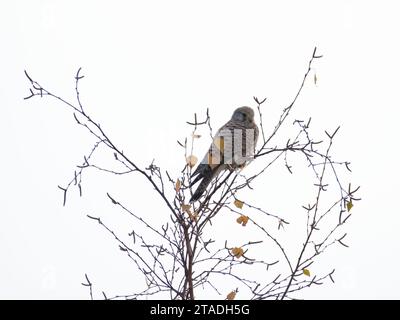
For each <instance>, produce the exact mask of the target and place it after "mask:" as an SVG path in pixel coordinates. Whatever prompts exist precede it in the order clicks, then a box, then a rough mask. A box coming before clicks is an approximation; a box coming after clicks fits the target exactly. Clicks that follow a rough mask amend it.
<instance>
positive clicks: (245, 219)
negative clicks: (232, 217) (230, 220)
mask: <svg viewBox="0 0 400 320" xmlns="http://www.w3.org/2000/svg"><path fill="white" fill-rule="evenodd" d="M248 221H249V217H248V216H244V215H241V216H240V217H239V218H237V219H236V222H237V223H239V224H241V225H242V226H243V227H245V226H246V224H247V222H248Z"/></svg>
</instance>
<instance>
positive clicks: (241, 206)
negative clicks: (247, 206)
mask: <svg viewBox="0 0 400 320" xmlns="http://www.w3.org/2000/svg"><path fill="white" fill-rule="evenodd" d="M233 204H234V205H235V206H236V207H237V208H239V209H242V208H243V201H240V200H238V199H236V200H235V202H233Z"/></svg>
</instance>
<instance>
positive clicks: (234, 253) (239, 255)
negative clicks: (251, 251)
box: [231, 247, 243, 258]
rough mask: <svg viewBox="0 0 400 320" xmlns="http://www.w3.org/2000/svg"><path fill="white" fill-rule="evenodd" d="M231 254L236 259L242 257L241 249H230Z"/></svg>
mask: <svg viewBox="0 0 400 320" xmlns="http://www.w3.org/2000/svg"><path fill="white" fill-rule="evenodd" d="M231 251H232V254H233V255H234V256H235V257H236V258H240V257H241V256H243V249H242V248H238V247H235V248H232V250H231Z"/></svg>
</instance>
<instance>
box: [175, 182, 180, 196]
mask: <svg viewBox="0 0 400 320" xmlns="http://www.w3.org/2000/svg"><path fill="white" fill-rule="evenodd" d="M180 189H181V180H179V179H177V180H176V183H175V191H176V193H178V192H179V190H180Z"/></svg>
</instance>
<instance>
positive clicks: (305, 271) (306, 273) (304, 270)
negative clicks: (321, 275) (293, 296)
mask: <svg viewBox="0 0 400 320" xmlns="http://www.w3.org/2000/svg"><path fill="white" fill-rule="evenodd" d="M303 274H304V275H306V276H307V277H309V276H310V275H311V273H310V270H308V269H303Z"/></svg>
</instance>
